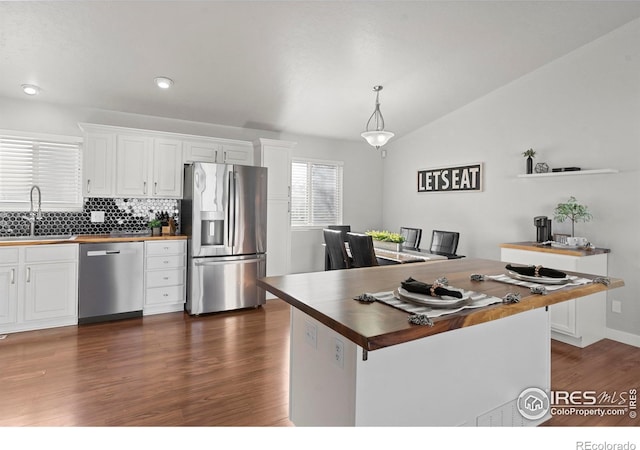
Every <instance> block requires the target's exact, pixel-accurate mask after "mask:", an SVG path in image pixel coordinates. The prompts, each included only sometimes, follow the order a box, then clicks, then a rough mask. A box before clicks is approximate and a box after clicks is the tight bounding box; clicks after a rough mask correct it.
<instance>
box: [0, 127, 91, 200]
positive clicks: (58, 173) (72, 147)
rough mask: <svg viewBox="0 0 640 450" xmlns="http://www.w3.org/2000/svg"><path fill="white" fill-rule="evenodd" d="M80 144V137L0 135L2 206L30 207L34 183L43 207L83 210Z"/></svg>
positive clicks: (0, 189)
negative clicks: (39, 193)
mask: <svg viewBox="0 0 640 450" xmlns="http://www.w3.org/2000/svg"><path fill="white" fill-rule="evenodd" d="M81 147H82V140H81V139H80V138H67V137H58V136H54V137H44V136H43V137H38V138H34V137H17V136H10V135H7V134H0V209H1V210H4V211H25V210H29V208H30V206H31V203H30V195H29V194H30V192H31V188H32V186H34V185H37V186H38V187H39V188H40V191H41V192H42V209H43V210H48V211H53V210H56V211H60V210H78V209H82V188H81V186H82V183H81V179H80V177H81V176H82V171H81V162H82V160H81ZM34 195H35V197H34V202H35V201H37V193H34Z"/></svg>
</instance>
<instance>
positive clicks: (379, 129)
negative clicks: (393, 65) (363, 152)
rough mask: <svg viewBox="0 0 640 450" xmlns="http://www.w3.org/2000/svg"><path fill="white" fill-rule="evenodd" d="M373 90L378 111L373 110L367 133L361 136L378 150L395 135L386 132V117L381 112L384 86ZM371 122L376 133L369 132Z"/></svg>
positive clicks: (375, 87)
mask: <svg viewBox="0 0 640 450" xmlns="http://www.w3.org/2000/svg"><path fill="white" fill-rule="evenodd" d="M373 90H374V91H375V93H376V109H374V110H373V114H371V117H369V121H368V122H367V128H366V131H364V132H363V133H362V134H361V135H360V136H362V137H363V138H365V139H366V140H367V142H368V143H369V144H370V145H372V146H373V147H375V148H376V150H378V149H380V147H382V146H383V145H384V144H386V143H387V142H389V139H391V138H392V137H393V136H394V134H393V133H392V132H391V131H384V117H382V113H381V112H380V91H381V90H382V86H374V87H373ZM371 121H374V125H375V130H374V131H369V127H370V126H371Z"/></svg>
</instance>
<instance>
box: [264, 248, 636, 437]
mask: <svg viewBox="0 0 640 450" xmlns="http://www.w3.org/2000/svg"><path fill="white" fill-rule="evenodd" d="M505 275H509V272H508V271H507V270H506V269H505V263H504V262H500V261H494V260H486V259H477V258H463V259H444V260H430V261H429V260H428V261H424V262H416V263H412V264H395V265H383V266H376V267H367V268H356V269H349V270H333V271H322V272H313V273H299V274H290V275H283V276H274V277H265V278H261V279H259V280H258V286H260V287H262V288H264V289H266V290H267V291H269V292H271V293H272V294H274V295H275V296H277V297H279V298H280V299H282V300H284V301H285V302H287V303H289V304H290V305H291V321H290V341H289V355H290V362H289V364H290V367H289V377H290V382H289V390H290V397H289V401H290V419H291V421H292V422H293V423H294V424H295V425H297V426H327V425H329V426H458V425H466V426H482V425H487V424H490V423H494V424H496V423H501V424H502V425H511V426H535V425H538V424H541V423H542V422H544V421H546V420H548V419H549V417H550V415H549V412H548V411H547V412H546V413H545V414H542V415H540V416H539V417H537V416H531V415H529V416H526V415H523V414H522V413H521V412H522V411H521V410H520V409H519V408H520V407H521V406H522V405H521V402H522V401H523V400H522V399H521V398H520V395H521V394H522V393H523V392H525V390H526V389H527V388H531V387H535V388H536V389H538V390H539V391H540V392H543V393H544V392H546V393H549V392H550V389H551V386H550V374H551V367H550V364H551V363H550V359H551V356H550V352H551V350H550V339H551V338H550V324H549V308H548V307H549V306H550V305H554V304H557V303H561V302H565V301H568V300H572V299H577V301H580V298H581V297H583V296H588V295H590V294H593V293H595V292H602V291H606V290H610V289H615V288H619V287H621V286H623V285H624V281H623V280H621V279H617V278H613V277H602V276H597V275H593V274H583V273H573V272H567V275H566V279H567V282H566V284H558V283H556V284H553V285H544V284H539V285H535V286H537V288H536V289H534V288H533V287H532V286H533V284H531V285H528V284H527V283H524V282H520V281H519V280H515V279H510V280H505V279H504V278H505ZM409 278H412V279H414V280H418V281H420V282H424V283H436V282H437V283H441V284H443V285H445V286H449V287H451V288H454V289H459V290H460V292H462V293H464V295H463V299H466V300H467V301H466V302H465V301H462V302H461V303H456V305H455V307H454V308H453V309H450V310H446V311H445V312H444V313H443V307H441V306H440V304H438V302H435V301H434V300H431V301H430V302H427V303H424V302H423V301H422V300H421V301H415V298H412V299H411V300H412V301H408V302H407V301H404V302H403V301H400V302H399V301H398V300H407V298H405V297H403V296H401V295H399V293H400V291H401V289H400V288H401V286H402V282H403V281H406V280H408V279H409ZM505 281H507V282H505ZM448 307H449V306H447V308H448ZM456 307H459V309H456ZM416 319H417V320H416ZM532 417H533V418H532Z"/></svg>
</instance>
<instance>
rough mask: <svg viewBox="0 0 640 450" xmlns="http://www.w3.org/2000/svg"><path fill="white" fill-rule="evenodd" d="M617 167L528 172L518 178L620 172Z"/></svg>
mask: <svg viewBox="0 0 640 450" xmlns="http://www.w3.org/2000/svg"><path fill="white" fill-rule="evenodd" d="M618 172H619V171H618V170H616V169H590V170H572V171H568V172H547V173H526V174H520V175H518V178H544V177H566V176H574V175H596V174H604V173H618Z"/></svg>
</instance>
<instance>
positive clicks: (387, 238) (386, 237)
mask: <svg viewBox="0 0 640 450" xmlns="http://www.w3.org/2000/svg"><path fill="white" fill-rule="evenodd" d="M365 234H368V235H369V236H371V237H372V238H373V240H374V241H382V242H393V243H395V244H402V243H403V242H404V236H402V235H401V234H399V233H392V232H390V231H386V230H385V231H376V230H369V231H366V232H365Z"/></svg>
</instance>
